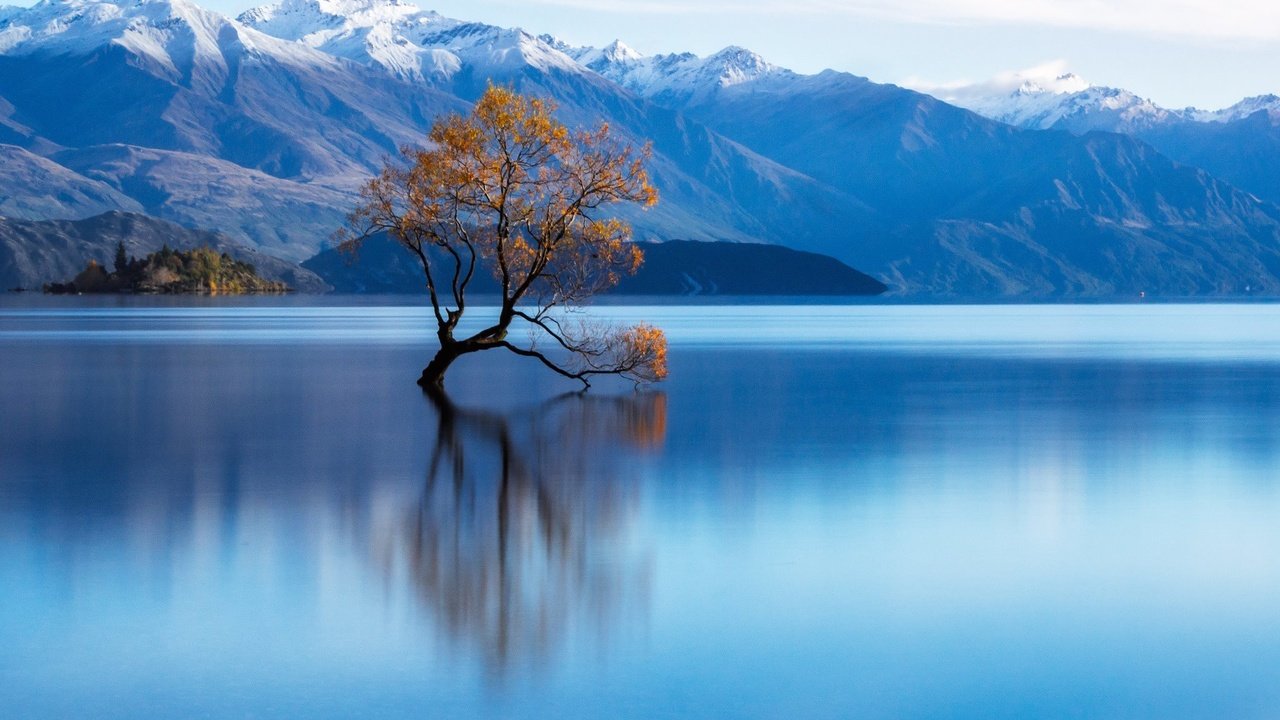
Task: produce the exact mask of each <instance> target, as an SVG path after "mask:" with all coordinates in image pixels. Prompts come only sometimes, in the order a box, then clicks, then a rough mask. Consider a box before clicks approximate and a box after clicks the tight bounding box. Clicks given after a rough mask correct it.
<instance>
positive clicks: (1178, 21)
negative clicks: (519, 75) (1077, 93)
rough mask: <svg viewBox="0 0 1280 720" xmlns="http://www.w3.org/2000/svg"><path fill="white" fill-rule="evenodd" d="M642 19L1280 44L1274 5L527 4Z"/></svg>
mask: <svg viewBox="0 0 1280 720" xmlns="http://www.w3.org/2000/svg"><path fill="white" fill-rule="evenodd" d="M526 2H531V3H540V4H543V5H557V6H561V7H573V8H580V9H583V10H593V11H605V12H613V13H638V14H669V15H690V14H699V15H701V14H718V13H735V14H743V13H749V14H756V15H796V14H802V15H812V16H827V17H830V16H839V15H844V16H852V17H869V18H876V19H881V20H889V21H894V22H905V23H916V24H935V25H964V24H982V25H1025V26H1039V27H1056V28H1076V29H1087V30H1105V31H1113V32H1121V33H1129V34H1142V35H1156V36H1169V37H1182V38H1201V39H1216V40H1228V39H1237V40H1239V39H1250V40H1280V3H1277V2H1274V0H789V1H785V2H783V1H780V0H741V1H740V2H724V0H681V1H679V2H677V1H675V0H526Z"/></svg>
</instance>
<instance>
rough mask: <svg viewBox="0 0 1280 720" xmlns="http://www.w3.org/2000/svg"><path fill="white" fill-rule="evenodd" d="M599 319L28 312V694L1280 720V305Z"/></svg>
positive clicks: (213, 706) (65, 306) (759, 310)
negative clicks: (495, 347)
mask: <svg viewBox="0 0 1280 720" xmlns="http://www.w3.org/2000/svg"><path fill="white" fill-rule="evenodd" d="M322 302H334V301H332V300H325V301H322ZM598 313H600V314H603V315H605V316H607V317H610V318H614V319H617V320H618V321H620V322H623V321H632V320H635V319H640V318H643V319H646V320H649V321H652V322H655V323H656V324H658V325H660V326H662V327H664V328H665V329H666V330H667V332H668V334H669V337H670V338H671V341H672V346H671V379H670V381H669V382H667V383H664V384H663V385H662V386H660V387H659V388H658V389H656V390H653V391H645V392H642V393H639V394H636V393H634V392H632V391H631V389H630V387H629V386H627V385H624V384H611V383H603V384H602V386H600V387H597V388H595V389H593V390H592V392H591V393H589V394H587V395H585V396H581V395H576V394H569V395H566V394H565V392H566V391H570V390H574V389H575V388H574V386H573V385H572V384H571V383H567V382H564V381H562V380H560V379H559V378H557V377H555V376H553V375H550V374H549V373H547V372H545V371H543V370H541V369H540V368H539V367H537V366H536V365H532V364H529V363H527V362H523V361H521V360H520V359H518V358H514V357H507V356H501V355H495V354H485V355H479V356H474V357H473V358H467V359H466V360H464V361H463V362H464V363H465V364H461V365H459V366H457V367H456V368H455V370H454V371H453V372H452V373H451V375H450V377H449V390H450V404H447V405H435V404H433V403H431V402H430V401H428V400H427V399H426V398H424V397H423V395H422V394H421V393H419V392H418V391H417V388H416V387H415V386H414V385H413V380H414V379H416V377H417V374H418V372H419V371H420V369H421V367H422V365H423V363H424V362H425V360H426V359H427V358H428V355H429V352H430V348H429V344H430V336H431V335H430V331H429V330H430V329H429V326H428V325H427V314H426V312H425V311H423V310H422V309H420V308H414V307H405V306H399V307H381V306H376V305H369V304H367V302H366V303H361V304H350V305H343V306H336V307H324V306H318V305H312V304H308V303H307V302H300V301H291V302H288V303H286V304H283V305H282V304H279V302H278V301H272V300H254V301H238V302H230V303H228V302H222V301H214V302H210V301H203V302H197V303H196V304H193V305H189V306H188V305H182V304H173V303H167V304H166V303H164V302H163V301H146V300H128V301H117V300H115V299H111V300H107V301H98V302H93V301H84V300H78V299H55V300H49V299H44V298H35V299H29V300H28V299H17V300H14V299H6V300H5V301H4V304H3V305H0V418H3V420H2V421H0V422H2V427H3V432H2V433H0V717H2V718H294V717H307V718H350V717H360V718H366V717H370V718H372V717H378V718H422V717H442V718H443V717H458V718H613V717H617V718H623V717H625V718H633V717H634V718H664V717H673V718H674V717H690V718H709V717H714V718H848V717H864V718H938V717H945V718H1030V717H1036V718H1067V717H1070V718H1162V719H1165V718H1215V719H1217V718H1275V717H1277V716H1280V306H1272V305H1194V306H1183V305H1159V306H1148V305H1128V306H1106V305H1095V306H972V307H965V306H948V307H933V306H876V305H861V306H844V307H832V306H821V305H807V306H802V307H785V306H768V305H756V306H750V307H716V306H698V307H683V306H650V307H628V306H615V307H606V308H600V309H599V310H598Z"/></svg>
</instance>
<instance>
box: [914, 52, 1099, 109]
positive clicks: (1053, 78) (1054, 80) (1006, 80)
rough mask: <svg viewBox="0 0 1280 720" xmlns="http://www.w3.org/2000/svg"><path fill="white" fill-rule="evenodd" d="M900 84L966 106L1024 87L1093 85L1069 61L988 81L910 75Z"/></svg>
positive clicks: (1061, 89)
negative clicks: (929, 79)
mask: <svg viewBox="0 0 1280 720" xmlns="http://www.w3.org/2000/svg"><path fill="white" fill-rule="evenodd" d="M899 84H900V85H902V86H903V87H908V88H911V89H912V90H918V91H919V92H922V93H927V94H929V95H932V96H934V97H936V98H938V99H940V100H945V101H947V102H949V103H953V104H956V105H960V106H962V107H969V106H970V105H971V104H973V103H975V102H979V101H982V100H985V99H987V98H993V97H1003V96H1006V95H1009V94H1011V93H1013V92H1014V91H1015V90H1017V89H1019V88H1021V87H1024V86H1033V87H1036V88H1038V89H1040V90H1045V91H1048V92H1053V93H1070V92H1079V91H1081V90H1084V89H1085V88H1087V87H1089V83H1088V82H1086V81H1085V80H1084V79H1083V78H1081V77H1080V76H1079V75H1075V74H1074V73H1072V72H1071V71H1070V70H1069V69H1068V65H1067V61H1066V60H1051V61H1049V62H1046V63H1041V64H1040V65H1036V66H1035V67H1029V68H1026V69H1024V70H1010V71H1008V72H1002V73H1000V74H998V75H996V76H995V77H993V78H989V79H987V80H978V81H972V80H955V81H951V82H942V83H939V82H931V81H928V80H925V79H923V78H919V77H910V78H907V79H906V80H903V81H902V82H901V83H899Z"/></svg>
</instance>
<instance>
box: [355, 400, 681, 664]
mask: <svg viewBox="0 0 1280 720" xmlns="http://www.w3.org/2000/svg"><path fill="white" fill-rule="evenodd" d="M427 398H428V400H429V401H430V403H431V404H432V406H433V407H434V408H435V410H436V413H437V416H438V428H437V433H436V437H435V443H434V447H433V449H432V451H431V455H430V460H429V463H428V469H427V476H426V482H425V486H424V487H423V490H422V496H421V498H420V499H419V500H418V502H417V504H416V505H415V506H414V507H412V508H406V509H405V511H404V512H402V513H400V514H398V515H395V516H393V517H394V519H393V520H392V521H391V522H390V523H389V526H386V527H381V528H378V529H376V530H375V532H374V536H373V537H374V543H375V555H376V557H377V559H378V565H379V567H381V568H382V569H383V570H384V571H385V572H387V573H389V574H394V573H396V572H398V571H399V570H400V569H403V570H404V571H405V572H406V573H407V576H408V580H409V582H410V583H411V585H412V587H413V589H414V592H415V595H416V596H417V598H418V599H419V601H420V602H421V603H422V605H423V606H425V607H426V608H427V609H428V610H429V611H430V613H431V615H432V616H433V617H434V618H435V619H436V620H437V622H438V623H439V624H440V625H441V627H442V629H443V630H444V632H445V634H446V635H447V636H448V638H449V639H450V640H452V641H454V642H457V643H462V644H468V645H473V646H475V647H476V648H477V649H478V650H479V651H480V652H481V653H482V655H483V656H484V659H485V665H486V667H487V668H489V670H490V671H491V672H492V673H494V674H502V673H504V672H505V671H507V670H508V669H510V668H511V667H512V666H538V665H541V664H542V663H541V661H543V660H545V659H546V658H547V655H548V653H549V652H550V651H551V650H552V649H553V647H554V646H555V645H556V644H557V643H559V642H561V641H562V640H564V639H565V636H566V635H568V634H571V633H573V632H575V631H577V630H581V631H585V632H588V633H590V634H591V636H592V637H593V638H594V639H597V640H601V641H603V640H605V639H607V632H608V630H610V629H611V628H615V627H621V626H624V625H625V624H626V623H625V621H623V620H622V619H621V618H620V617H619V616H620V615H622V614H625V613H627V612H628V611H634V610H637V609H639V608H640V607H642V606H643V604H644V602H645V599H646V598H647V597H648V585H649V567H648V563H647V562H646V561H645V560H644V558H643V556H637V555H636V554H635V553H631V552H629V548H628V547H627V538H626V530H627V523H628V520H629V518H630V517H631V516H632V515H633V514H634V512H635V510H636V507H637V504H638V499H639V498H638V492H639V489H640V485H639V483H638V482H637V480H638V478H636V477H635V467H636V466H635V465H634V464H633V463H632V462H630V460H631V459H632V455H633V454H636V453H640V454H644V453H652V452H655V451H657V450H660V449H661V447H662V445H663V443H664V440H665V434H666V397H665V396H664V395H662V394H652V393H645V394H636V395H631V396H624V397H597V396H591V395H583V394H571V395H565V396H561V397H558V398H555V399H553V400H551V401H549V402H546V403H544V404H542V405H539V406H536V407H533V408H528V409H524V410H522V411H518V412H514V413H506V414H503V413H499V412H494V411H486V410H479V409H472V408H464V407H460V406H459V405H457V404H456V403H454V401H453V400H452V399H450V398H449V397H447V396H446V395H444V394H442V393H428V394H427ZM579 623H582V624H583V625H584V627H579V626H578V624H579Z"/></svg>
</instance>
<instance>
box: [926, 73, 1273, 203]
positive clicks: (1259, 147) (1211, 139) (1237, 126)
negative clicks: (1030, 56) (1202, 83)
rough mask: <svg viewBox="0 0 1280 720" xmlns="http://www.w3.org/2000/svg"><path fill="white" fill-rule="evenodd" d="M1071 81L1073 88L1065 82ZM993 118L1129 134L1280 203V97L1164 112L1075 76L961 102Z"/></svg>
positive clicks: (1032, 82)
mask: <svg viewBox="0 0 1280 720" xmlns="http://www.w3.org/2000/svg"><path fill="white" fill-rule="evenodd" d="M1066 79H1070V81H1069V82H1065V83H1064V82H1062V81H1063V80H1066ZM940 94H941V96H942V97H943V98H944V99H949V100H951V101H952V102H957V103H959V104H962V105H964V106H965V107H967V108H970V109H972V110H974V111H975V112H977V113H979V114H982V115H984V116H986V117H989V118H992V119H994V120H998V121H1000V122H1004V123H1008V124H1010V125H1014V126H1016V127H1020V128H1029V129H1039V130H1066V131H1067V132H1071V133H1075V134H1077V135H1082V134H1084V133H1088V132H1095V131H1102V132H1113V133H1123V134H1125V135H1131V136H1133V137H1136V138H1139V139H1141V140H1143V141H1144V142H1147V143H1149V144H1151V146H1152V147H1155V148H1156V149H1157V150H1159V151H1160V152H1161V153H1163V154H1165V155H1167V156H1168V157H1170V158H1172V159H1174V160H1177V161H1178V162H1181V163H1185V164H1188V165H1194V166H1196V167H1199V168H1203V169H1205V170H1207V171H1209V173H1210V174H1212V175H1214V176H1215V177H1218V178H1221V179H1222V180H1226V181H1227V182H1229V183H1231V184H1233V185H1236V186H1237V187H1239V188H1241V189H1242V190H1246V191H1248V192H1251V193H1253V194H1255V195H1257V196H1258V197H1260V198H1262V199H1264V200H1267V201H1269V202H1272V203H1280V174H1277V173H1276V172H1274V168H1275V167H1276V165H1277V163H1280V97H1277V96H1276V95H1260V96H1257V97H1251V98H1245V99H1244V100H1241V101H1240V102H1238V103H1236V104H1235V105H1232V106H1230V107H1227V108H1223V109H1221V110H1200V109H1197V108H1183V109H1168V108H1163V107H1161V106H1159V105H1157V104H1156V103H1154V102H1152V101H1151V100H1149V99H1147V98H1143V97H1141V96H1139V95H1137V94H1135V93H1133V92H1130V91H1128V90H1123V89H1119V88H1111V87H1102V86H1095V85H1091V84H1089V83H1088V82H1086V81H1084V80H1082V79H1080V78H1078V77H1076V76H1074V75H1067V76H1063V77H1061V78H1054V79H1052V80H1050V81H1048V82H1046V81H1042V80H1036V79H1028V80H1026V81H1025V82H1024V83H1023V84H1022V86H1020V87H1019V88H1017V89H1016V90H1014V91H1013V92H1011V93H1007V94H1006V93H996V94H993V95H970V96H966V97H956V96H955V94H954V92H952V93H950V94H949V93H946V92H943V93H940Z"/></svg>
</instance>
